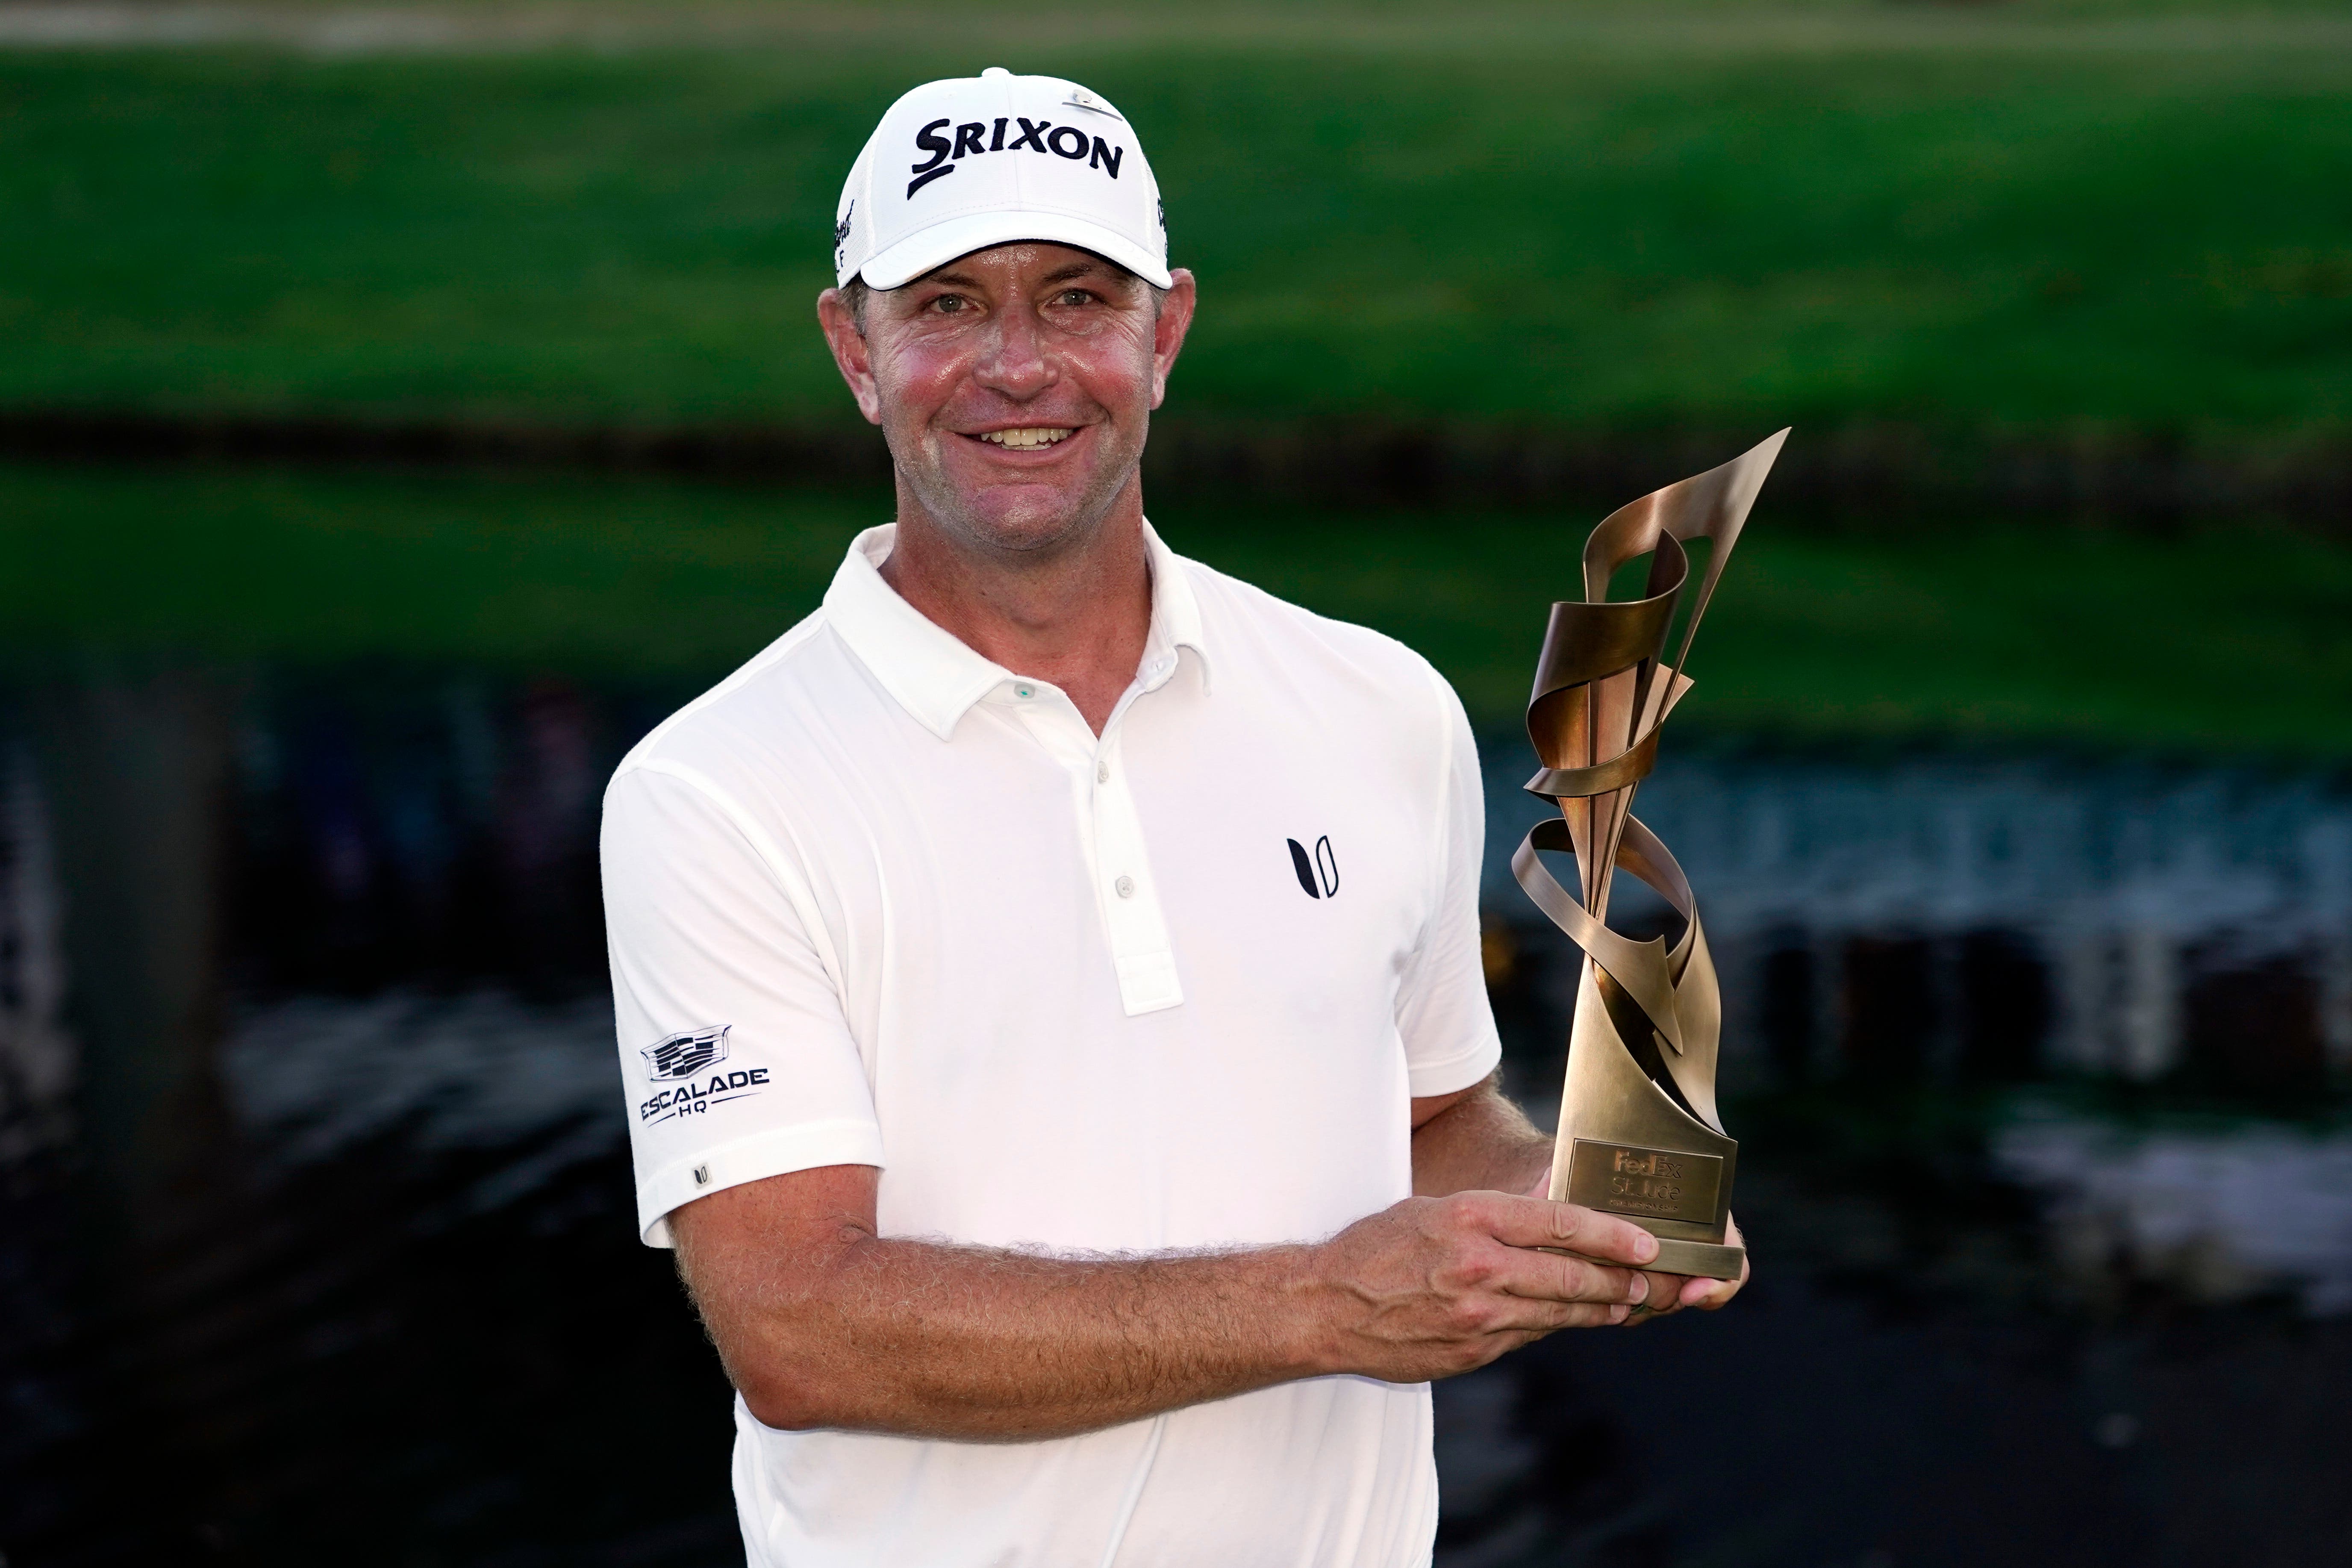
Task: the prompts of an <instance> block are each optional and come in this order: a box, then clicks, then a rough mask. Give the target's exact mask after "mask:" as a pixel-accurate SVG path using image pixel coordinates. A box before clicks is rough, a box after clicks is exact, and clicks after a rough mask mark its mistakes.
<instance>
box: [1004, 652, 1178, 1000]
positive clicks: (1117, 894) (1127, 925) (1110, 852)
mask: <svg viewBox="0 0 2352 1568" xmlns="http://www.w3.org/2000/svg"><path fill="white" fill-rule="evenodd" d="M1173 665H1174V658H1173V656H1163V657H1162V658H1160V659H1158V660H1156V661H1152V662H1148V663H1147V664H1146V665H1145V667H1144V669H1143V670H1142V671H1141V672H1140V675H1141V679H1139V683H1138V684H1137V685H1136V686H1134V687H1131V688H1129V690H1128V692H1127V694H1126V695H1125V696H1124V697H1122V698H1121V699H1120V700H1119V704H1118V708H1117V709H1115V710H1112V713H1111V716H1110V720H1109V721H1108V722H1107V723H1106V724H1104V725H1103V731H1102V733H1101V735H1099V736H1097V735H1096V734H1095V733H1094V732H1093V731H1091V730H1089V729H1088V728H1087V722H1086V721H1085V719H1083V718H1082V717H1080V715H1079V713H1078V710H1077V708H1076V705H1074V704H1073V703H1072V702H1071V701H1070V700H1069V698H1068V697H1067V696H1066V694H1064V693H1063V692H1062V691H1060V690H1059V689H1055V688H1054V687H1050V686H1045V685H1042V684H1039V683H1037V682H1034V681H1016V682H1014V683H1013V688H1012V691H1013V712H1014V713H1015V715H1016V716H1017V717H1018V718H1019V719H1020V720H1021V721H1022V723H1023V725H1024V728H1026V729H1027V730H1028V731H1029V733H1030V734H1031V735H1032V736H1033V737H1034V739H1035V740H1036V742H1037V743H1038V744H1039V745H1041V746H1043V747H1044V748H1045V752H1046V754H1047V755H1049V756H1051V757H1052V758H1053V759H1054V761H1055V763H1056V764H1057V765H1059V766H1060V767H1061V768H1062V770H1063V771H1064V773H1066V775H1067V777H1068V779H1069V782H1070V798H1071V808H1072V810H1073V812H1074V813H1075V814H1076V826H1077V830H1078V839H1079V843H1080V845H1081V846H1082V847H1083V848H1084V850H1085V853H1086V859H1087V876H1088V879H1090V880H1091V881H1092V882H1093V884H1094V892H1095V907H1096V909H1097V911H1098V913H1099V915H1100V918H1101V920H1102V924H1103V933H1104V936H1105V938H1106V939H1107V941H1108V944H1109V947H1110V955H1111V965H1112V968H1113V970H1114V971H1115V973H1117V976H1118V996H1119V1004H1120V1005H1121V1006H1122V1007H1123V1008H1124V1009H1125V1010H1126V1012H1127V1014H1128V1016H1129V1017H1133V1016H1136V1015H1138V1014H1140V1013H1156V1012H1159V1011H1160V1010H1161V1009H1163V1008H1168V1007H1174V1006H1178V1005H1181V1004H1182V1002H1183V1000H1184V992H1183V987H1182V985H1181V984H1180V983H1179V981H1178V979H1177V975H1176V954H1175V951H1174V947H1173V944H1172V943H1171V942H1170V941H1169V936H1168V922H1167V920H1166V918H1165V917H1164V915H1163V914H1162V912H1161V908H1160V888H1159V883H1158V881H1157V879H1155V878H1154V877H1153V875H1152V871H1151V856H1150V847H1149V846H1148V845H1147V844H1146V842H1145V840H1144V836H1143V821H1142V818H1141V817H1140V816H1139V815H1138V814H1137V812H1136V809H1135V793H1134V791H1133V790H1132V789H1131V788H1129V779H1128V776H1127V769H1126V767H1125V766H1124V764H1123V759H1122V757H1121V754H1120V752H1121V748H1120V745H1119V737H1120V734H1121V732H1122V731H1123V730H1124V728H1125V721H1126V719H1127V716H1128V712H1129V709H1131V708H1132V707H1133V705H1134V703H1135V701H1136V700H1137V699H1138V698H1139V697H1140V696H1142V695H1145V694H1147V693H1149V692H1150V691H1153V690H1156V689H1158V688H1159V687H1160V685H1162V684H1164V683H1165V681H1166V679H1167V677H1168V674H1169V672H1170V670H1171V668H1173Z"/></svg>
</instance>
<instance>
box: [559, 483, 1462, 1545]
mask: <svg viewBox="0 0 2352 1568" xmlns="http://www.w3.org/2000/svg"><path fill="white" fill-rule="evenodd" d="M892 536H893V530H892V529H890V528H887V527H886V528H877V529H873V530H870V531H867V532H866V533H864V534H861V535H860V536H859V537H858V538H857V540H856V542H855V543H853V544H852V546H851V548H850V551H849V553H848V557H847V559H846V560H845V561H844V562H843V563H842V565H841V569H840V571H839V572H838V573H837V574H835V577H834V581H833V585H832V587H831V588H830V590H828V592H827V593H826V595H825V598H824V607H823V608H822V609H820V610H819V611H818V612H817V613H816V614H814V615H813V616H810V617H809V618H808V619H807V620H805V621H803V622H802V623H801V624H800V625H799V626H795V627H793V629H792V630H791V631H790V632H787V633H786V634H785V635H784V636H783V637H782V638H780V639H779V640H778V641H777V642H776V643H774V644H773V645H772V647H769V648H768V649H767V650H766V651H765V652H763V653H761V655H760V656H759V657H758V658H754V659H753V660H752V661H751V663H749V664H747V665H745V666H744V667H743V668H741V669H740V670H738V671H737V672H736V673H735V674H734V675H732V676H730V677H729V678H728V679H726V680H725V681H723V682H722V683H720V684H719V686H718V687H717V688H715V689H712V690H711V691H709V693H707V694H706V695H704V696H703V697H701V698H699V699H698V700H695V701H694V702H692V703H690V704H688V706H687V707H686V708H685V709H683V710H680V711H679V712H678V713H677V715H675V716H674V717H672V718H671V719H669V720H668V721H667V722H665V723H664V724H662V725H661V726H660V727H659V728H658V729H656V731H654V732H653V733H652V734H650V735H648V736H646V739H645V741H644V742H642V743H640V744H639V745H638V746H637V747H636V749H635V750H634V751H633V752H630V753H629V755H628V757H627V758H626V759H625V761H624V762H623V763H622V764H621V767H620V770H619V772H618V773H616V774H615V775H614V779H613V783H612V785H611V788H610V790H609V791H608V792H607V794H606V795H605V802H604V899H605V910H606V914H607V919H608V921H609V925H610V934H611V942H612V959H613V989H614V998H615V1005H616V1012H617V1015H618V1020H617V1021H618V1026H619V1034H620V1047H621V1052H620V1054H621V1065H622V1071H623V1075H624V1077H625V1080H626V1084H627V1090H628V1097H629V1126H630V1135H631V1139H632V1148H633V1152H634V1153H635V1162H636V1177H637V1207H638V1217H639V1221H640V1225H641V1226H642V1229H643V1232H644V1236H645V1238H646V1241H647V1242H649V1243H651V1244H652V1245H655V1246H663V1245H667V1241H668V1228H667V1219H666V1217H665V1216H667V1215H668V1214H669V1212H670V1211H671V1210H672V1209H674V1208H676V1207H677V1206H678V1205H681V1204H685V1203H688V1202H690V1201H691V1200H693V1199H695V1198H697V1197H699V1196H702V1195H703V1194H708V1193H711V1192H716V1191H718V1190H719V1189H720V1188H723V1187H729V1186H732V1185H735V1184H738V1183H742V1182H752V1181H758V1180H760V1179H761V1178H762V1177H767V1176H772V1175H777V1174H780V1173H784V1172H788V1171H797V1170H803V1169H807V1168H810V1167H813V1166H818V1165H829V1164H845V1163H855V1164H870V1165H877V1166H879V1167H880V1168H881V1178H880V1215H879V1218H880V1226H881V1231H882V1234H884V1235H885V1236H898V1237H938V1238H941V1239H945V1240H951V1241H957V1242H968V1243H979V1244H986V1245H994V1246H1004V1247H1042V1248H1047V1249H1069V1250H1083V1251H1139V1250H1157V1249H1161V1248H1170V1247H1219V1246H1228V1245H1234V1244H1246V1243H1263V1242H1278V1241H1296V1240H1306V1239H1313V1238H1318V1237H1327V1236H1329V1235H1331V1234H1332V1233H1334V1232H1335V1231H1338V1230H1339V1229H1340V1228H1342V1227H1343V1226H1347V1225H1348V1224H1349V1223H1350V1222H1352V1221H1354V1220H1356V1219H1358V1218H1360V1217H1361V1216H1363V1215H1368V1214H1371V1213H1373V1212H1375V1211H1377V1210H1379V1209H1381V1208H1384V1207H1386V1206H1388V1205H1390V1204H1392V1203H1394V1202H1396V1201H1397V1200H1399V1199H1401V1198H1403V1197H1405V1196H1406V1195H1407V1194H1409V1193H1410V1191H1411V1157H1410V1155H1411V1150H1410V1121H1409V1118H1410V1110H1411V1108H1410V1105H1409V1103H1408V1102H1409V1100H1410V1099H1411V1098H1412V1096H1414V1095H1431V1094H1443V1093H1446V1092H1449V1091H1452V1090H1454V1089H1464V1088H1467V1087H1468V1086H1470V1085H1472V1084H1475V1083H1476V1082H1478V1081H1479V1079H1482V1078H1484V1077H1485V1076H1486V1073H1487V1072H1488V1071H1489V1070H1490V1069H1491V1068H1493V1067H1494V1065H1495V1063H1496V1058H1497V1057H1498V1056H1499V1054H1500V1052H1499V1047H1498V1044H1497V1041H1496V1034H1495V1026H1494V1022H1493V1018H1492V1016H1491V1015H1490V1014H1489V1012H1488V1010H1487V1005H1486V991H1485V987H1484V984H1482V980H1481V975H1480V972H1479V963H1478V932H1477V896H1478V857H1479V849H1480V845H1481V841H1482V822H1481V817H1482V810H1483V805H1482V800H1481V796H1480V794H1479V786H1478V764H1477V758H1476V753H1475V751H1474V750H1473V748H1472V744H1471V738H1470V731H1469V726H1468V724H1467V722H1466V721H1465V719H1464V717H1463V713H1462V708H1461V705H1460V703H1459V702H1458V701H1457V700H1455V698H1454V693H1453V691H1452V690H1451V689H1449V688H1448V687H1447V686H1446V684H1445V683H1444V680H1443V679H1441V678H1440V677H1439V676H1438V675H1437V673H1436V672H1435V671H1434V670H1433V669H1432V668H1430V667H1429V665H1428V664H1427V662H1426V661H1424V660H1423V659H1422V658H1420V657H1419V656H1417V655H1415V654H1413V653H1412V652H1411V651H1410V650H1408V649H1406V648H1405V647H1402V645H1400V644H1398V643H1396V642H1393V641H1391V640H1390V639H1389V638H1387V637H1381V636H1380V635H1378V634H1376V633H1373V632H1370V631H1365V630H1363V629H1361V628H1360V627H1356V626H1345V625H1342V624H1339V623H1338V622H1334V621H1328V620H1324V619H1322V618H1321V617H1319V616H1313V615H1309V614H1307V612H1306V611H1304V610H1300V609H1297V608H1295V607H1293V606H1291V605H1286V604H1284V603H1282V602H1280V601H1279V600H1276V599H1275V598H1272V597H1271V596H1269V595H1265V594H1264V593H1261V592H1259V591H1258V590H1256V589H1255V588H1252V587H1249V586H1247V585H1246V584H1242V583H1238V582H1235V581H1234V580H1233V579H1232V578H1229V577H1225V576H1223V575H1220V574H1217V573H1215V572H1213V571H1210V570H1209V569H1208V568H1206V567H1204V566H1202V565H1200V564H1198V563H1194V562H1191V561H1186V560H1183V559H1181V558H1180V557H1178V556H1177V555H1175V554H1173V553H1172V552H1170V551H1169V550H1168V549H1167V548H1166V547H1165V546H1164V545H1163V544H1161V543H1160V540H1159V538H1158V536H1157V535H1156V534H1154V535H1151V536H1150V541H1149V542H1150V564H1151V574H1152V613H1151V627H1150V638H1149V641H1148V642H1147V644H1146V647H1145V649H1144V654H1143V661H1142V665H1141V667H1140V668H1139V669H1138V670H1137V672H1136V677H1135V680H1134V683H1133V684H1132V685H1131V686H1130V687H1129V689H1128V691H1127V693H1126V695H1125V696H1124V697H1123V698H1122V699H1121V700H1120V702H1119V704H1118V709H1117V710H1116V711H1115V712H1114V713H1113V714H1112V716H1111V719H1110V721H1109V722H1108V724H1106V725H1105V726H1104V729H1103V732H1102V734H1101V736H1100V737H1099V738H1097V736H1096V735H1095V734H1094V733H1093V732H1092V731H1089V730H1088V729H1087V723H1086V721H1085V720H1084V719H1082V718H1081V717H1080V716H1079V714H1078V711H1077V709H1076V707H1075V706H1074V705H1073V704H1072V703H1071V702H1070V700H1069V699H1068V698H1067V697H1066V696H1065V695H1064V694H1063V693H1062V692H1061V691H1060V690H1059V689H1056V688H1055V687H1052V686H1048V685H1045V684H1044V683H1042V682H1035V681H1029V680H1024V679H1018V678H1016V677H1014V676H1013V675H1011V674H1009V673H1008V672H1006V671H1005V670H1004V669H1003V668H1000V667H998V666H997V665H994V664H992V663H991V662H990V661H989V660H987V659H985V658H982V657H981V656H980V655H979V654H977V653H975V652H973V651H972V650H971V648H970V647H966V646H965V645H964V644H962V643H961V642H960V641H958V640H957V639H956V638H955V637H952V636H950V635H949V634H948V633H947V632H945V631H943V630H941V629H940V627H938V626H935V625H933V624H932V623H931V622H930V621H929V620H927V619H925V618H924V617H923V616H921V615H920V614H919V613H918V612H917V611H916V610H914V609H913V608H912V607H911V606H909V605H908V604H907V603H906V601H904V600H903V599H901V598H899V597H898V595H897V594H896V593H894V592H893V591H892V590H891V588H890V587H889V586H888V584H886V583H885V582H884V581H883V580H882V577H881V574H879V573H878V572H877V570H876V568H877V565H878V564H879V563H881V562H882V561H883V560H885V559H886V558H887V555H888V553H889V550H890V542H891V539H892ZM735 1422H736V1429H737V1437H736V1445H735V1468H734V1480H735V1495H736V1501H737V1506H738V1508H739V1510H740V1514H741V1518H742V1524H743V1534H744V1540H745V1545H746V1550H747V1552H748V1553H749V1557H750V1561H751V1563H752V1564H753V1565H754V1568H762V1565H765V1568H833V1565H835V1564H839V1565H843V1568H847V1565H850V1564H856V1565H857V1568H890V1565H900V1564H903V1565H906V1568H962V1565H970V1568H982V1565H989V1568H1011V1565H1016V1564H1017V1565H1024V1568H1025V1565H1032V1564H1034V1565H1035V1568H1097V1565H1107V1564H1111V1563H1123V1564H1131V1565H1135V1568H1144V1565H1153V1568H1159V1565H1169V1568H1180V1565H1189V1568H1209V1565H1211V1564H1213V1565H1215V1568H1255V1565H1261V1564H1262V1565H1265V1568H1277V1565H1279V1568H1307V1565H1310V1564H1312V1565H1328V1568H1368V1565H1382V1568H1386V1565H1395V1568H1406V1565H1410V1564H1416V1563H1425V1562H1426V1561H1427V1560H1428V1557H1429V1552H1430V1545H1431V1540H1432V1536H1433V1531H1434V1529H1435V1522H1436V1517H1437V1495H1436V1477H1435V1471H1434V1469H1433V1465H1432V1462H1431V1454H1430V1409H1429V1392H1428V1388H1427V1386H1426V1385H1425V1384H1420V1385H1411V1386H1403V1385H1396V1384H1384V1383H1379V1382H1375V1381H1373V1380H1371V1379H1369V1378H1362V1377H1325V1378H1315V1379H1310V1380H1307V1381H1304V1382H1298V1383H1291V1384H1283V1385H1280V1386H1278V1387H1274V1388H1269V1389H1264V1390H1261V1391H1259V1392H1257V1393H1255V1394H1242V1395H1240V1396H1238V1397H1234V1398H1231V1399H1223V1400H1218V1401H1216V1402H1213V1403H1211V1404H1206V1405H1194V1406H1192V1407H1191V1408H1188V1409H1184V1410H1179V1411H1174V1412H1171V1413H1170V1414H1167V1415H1160V1416H1157V1417H1155V1418H1152V1419H1150V1420H1144V1421H1138V1422H1135V1423H1132V1424H1130V1425H1128V1426H1118V1427H1113V1428H1111V1429H1109V1430H1107V1431H1101V1432H1095V1433H1090V1434H1087V1435H1086V1436H1077V1437H1067V1438H1059V1439H1055V1440H1051V1441H1045V1442H1034V1443H995V1444H981V1443H957V1442H942V1441H930V1440H923V1439H916V1438H909V1437H896V1436H872V1435H868V1434H862V1433H851V1432H839V1431H816V1432H799V1433H795V1432H782V1431H776V1430H773V1429H772V1428H769V1427H766V1426H762V1425H761V1424H760V1423H759V1422H758V1421H757V1420H756V1419H754V1418H753V1417H752V1416H751V1414H750V1412H749V1411H748V1410H746V1409H745V1408H744V1406H743V1404H742V1402H741V1401H740V1399H739V1400H738V1401H737V1402H736V1408H735Z"/></svg>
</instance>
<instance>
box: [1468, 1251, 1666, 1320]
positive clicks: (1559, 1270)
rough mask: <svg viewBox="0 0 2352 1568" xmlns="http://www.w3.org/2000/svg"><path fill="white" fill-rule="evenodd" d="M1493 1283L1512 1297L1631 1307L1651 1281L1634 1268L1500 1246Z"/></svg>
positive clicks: (1558, 1253)
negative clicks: (1593, 1302)
mask: <svg viewBox="0 0 2352 1568" xmlns="http://www.w3.org/2000/svg"><path fill="white" fill-rule="evenodd" d="M1496 1253H1497V1254H1498V1255H1499V1256H1498V1257H1497V1258H1496V1260H1495V1264H1494V1268H1495V1273H1494V1275H1493V1276H1492V1278H1491V1283H1492V1285H1493V1287H1494V1288H1495V1289H1498V1290H1501V1291H1504V1292H1506V1293H1507V1294H1509V1295H1513V1296H1527V1297H1532V1298H1534V1299H1535V1300H1543V1301H1598V1302H1601V1303H1602V1304H1603V1305H1608V1304H1612V1303H1615V1302H1620V1301H1622V1302H1624V1303H1625V1304H1627V1305H1628V1306H1630V1305H1632V1304H1633V1303H1635V1302H1638V1301H1641V1300H1645V1299H1646V1298H1647V1297H1648V1296H1649V1294H1650V1283H1649V1281H1648V1280H1647V1279H1643V1277H1642V1275H1641V1274H1640V1273H1638V1272H1637V1271H1635V1270H1633V1269H1631V1268H1611V1267H1610V1266H1608V1265H1607V1264H1603V1263H1596V1262H1594V1261H1593V1260H1592V1259H1591V1258H1575V1257H1571V1256H1570V1255H1569V1254H1567V1253H1561V1252H1549V1251H1545V1252H1535V1251H1530V1250H1528V1249H1526V1248H1523V1247H1498V1248H1496Z"/></svg>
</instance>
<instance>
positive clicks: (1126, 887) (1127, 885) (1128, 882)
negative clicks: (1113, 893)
mask: <svg viewBox="0 0 2352 1568" xmlns="http://www.w3.org/2000/svg"><path fill="white" fill-rule="evenodd" d="M1111 886H1112V887H1114V888H1116V889H1118V896H1119V897H1120V898H1122V899H1131V898H1133V897H1135V879H1134V878H1132V877H1121V878H1120V879H1118V881H1116V882H1113V883H1112V884H1111Z"/></svg>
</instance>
